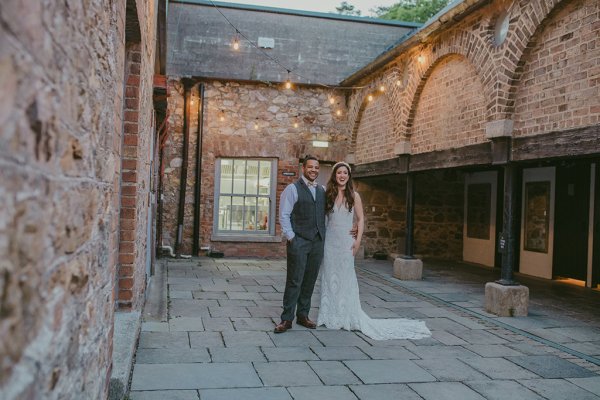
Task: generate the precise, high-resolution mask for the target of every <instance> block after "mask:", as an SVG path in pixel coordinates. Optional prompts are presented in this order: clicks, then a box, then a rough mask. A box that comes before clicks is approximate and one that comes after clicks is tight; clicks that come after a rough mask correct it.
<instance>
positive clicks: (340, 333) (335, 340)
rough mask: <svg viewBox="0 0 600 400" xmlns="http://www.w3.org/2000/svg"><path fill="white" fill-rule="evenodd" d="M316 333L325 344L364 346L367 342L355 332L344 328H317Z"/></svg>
mask: <svg viewBox="0 0 600 400" xmlns="http://www.w3.org/2000/svg"><path fill="white" fill-rule="evenodd" d="M313 332H314V335H315V337H316V338H317V339H319V341H320V342H322V343H323V344H324V345H325V346H364V345H365V344H366V342H365V341H364V340H363V339H361V338H360V337H359V336H357V335H356V333H354V332H348V331H344V330H341V329H340V330H317V331H313Z"/></svg>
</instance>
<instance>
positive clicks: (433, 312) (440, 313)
mask: <svg viewBox="0 0 600 400" xmlns="http://www.w3.org/2000/svg"><path fill="white" fill-rule="evenodd" d="M415 310H416V311H418V312H420V313H421V314H423V315H426V316H428V317H446V316H448V313H449V311H448V310H447V309H446V308H442V307H432V306H429V307H421V308H416V309H415Z"/></svg>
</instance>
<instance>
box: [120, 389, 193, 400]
mask: <svg viewBox="0 0 600 400" xmlns="http://www.w3.org/2000/svg"><path fill="white" fill-rule="evenodd" d="M129 398H130V399H131V400H198V393H197V392H196V391H195V390H156V391H132V392H130V393H129Z"/></svg>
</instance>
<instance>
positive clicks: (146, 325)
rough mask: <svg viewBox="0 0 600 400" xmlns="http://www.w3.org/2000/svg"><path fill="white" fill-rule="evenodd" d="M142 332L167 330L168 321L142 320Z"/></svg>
mask: <svg viewBox="0 0 600 400" xmlns="http://www.w3.org/2000/svg"><path fill="white" fill-rule="evenodd" d="M142 332H169V323H168V322H154V321H148V322H142Z"/></svg>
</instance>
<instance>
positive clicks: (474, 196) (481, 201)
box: [467, 183, 492, 240]
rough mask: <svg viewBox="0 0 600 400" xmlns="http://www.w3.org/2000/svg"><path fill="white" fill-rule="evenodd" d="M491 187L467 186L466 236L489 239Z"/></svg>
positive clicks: (486, 184)
mask: <svg viewBox="0 0 600 400" xmlns="http://www.w3.org/2000/svg"><path fill="white" fill-rule="evenodd" d="M491 206H492V185H491V184H489V183H476V184H472V185H469V186H467V236H468V237H470V238H474V239H485V240H489V239H490V217H491Z"/></svg>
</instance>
